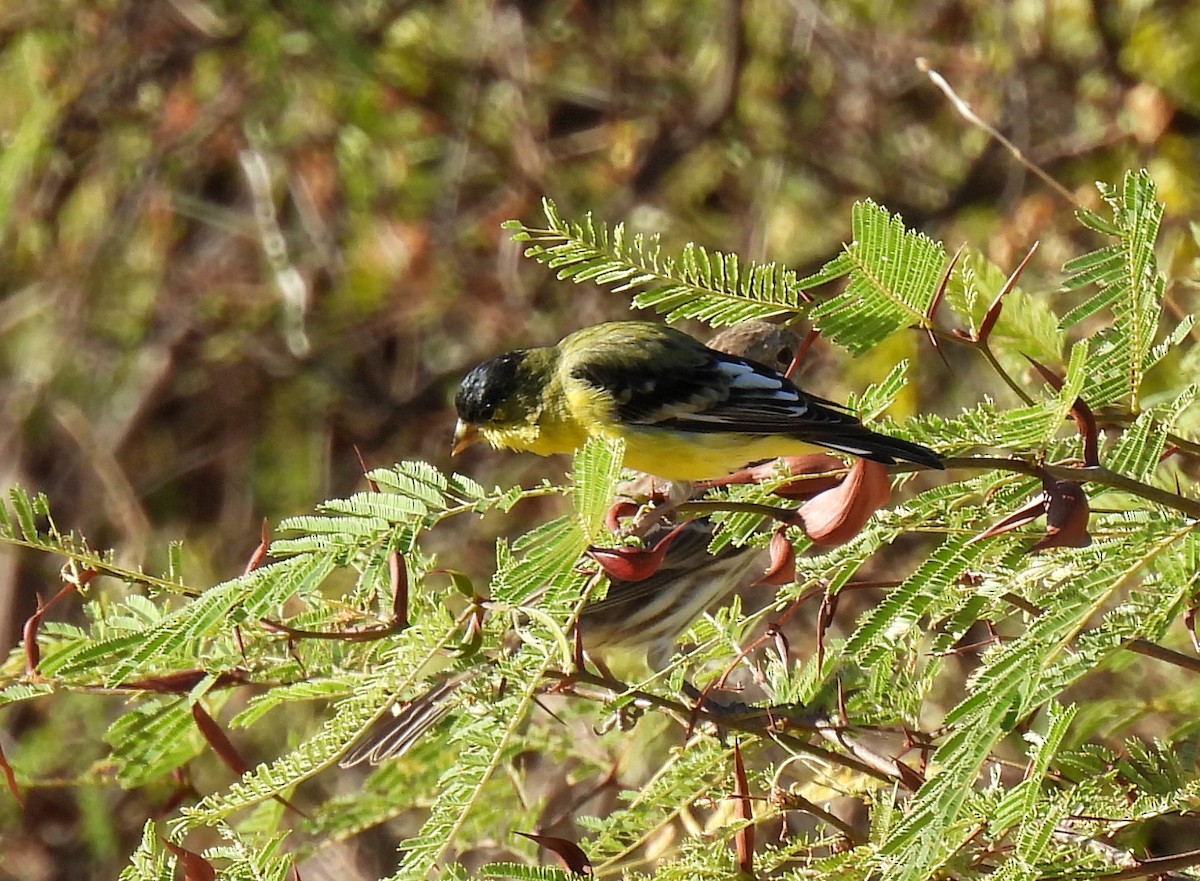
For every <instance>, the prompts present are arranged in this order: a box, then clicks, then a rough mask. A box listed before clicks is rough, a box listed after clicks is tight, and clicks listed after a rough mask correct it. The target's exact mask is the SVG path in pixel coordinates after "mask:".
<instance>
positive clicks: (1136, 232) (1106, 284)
mask: <svg viewBox="0 0 1200 881" xmlns="http://www.w3.org/2000/svg"><path fill="white" fill-rule="evenodd" d="M1098 186H1099V189H1100V194H1101V196H1102V197H1103V198H1104V201H1105V202H1106V203H1107V205H1108V207H1109V209H1110V211H1111V212H1112V217H1111V219H1108V218H1100V217H1098V216H1097V215H1095V214H1093V213H1091V212H1080V215H1079V219H1080V222H1082V223H1083V224H1084V225H1085V226H1088V227H1089V228H1091V229H1093V230H1095V231H1096V232H1099V233H1101V234H1103V235H1106V236H1110V237H1112V238H1115V239H1116V240H1117V241H1116V243H1114V244H1112V245H1108V246H1106V247H1103V248H1100V249H1099V250H1096V251H1092V252H1091V253H1089V254H1085V255H1083V256H1082V257H1078V258H1076V259H1074V260H1071V261H1069V262H1068V263H1067V264H1066V265H1065V266H1064V267H1063V270H1064V271H1065V272H1067V273H1068V278H1067V280H1066V281H1065V282H1064V284H1063V286H1064V288H1065V289H1066V290H1070V291H1074V290H1080V289H1083V288H1087V287H1091V286H1093V285H1094V286H1095V287H1096V288H1097V289H1098V292H1097V293H1096V294H1095V295H1093V296H1092V297H1091V298H1089V299H1088V300H1086V301H1085V302H1083V303H1082V304H1080V305H1079V306H1077V307H1076V308H1075V309H1072V310H1071V311H1070V312H1068V313H1067V314H1066V315H1064V316H1063V318H1062V320H1061V321H1060V326H1061V327H1062V328H1064V329H1065V328H1070V327H1073V326H1075V325H1077V324H1079V323H1080V322H1082V321H1083V320H1085V319H1087V318H1089V317H1091V316H1092V315H1095V314H1096V313H1098V312H1100V311H1101V310H1103V309H1111V310H1112V315H1113V323H1112V325H1111V326H1110V327H1109V328H1107V329H1106V330H1105V331H1104V332H1103V333H1102V334H1101V335H1100V338H1099V340H1098V344H1097V347H1096V352H1095V354H1096V356H1097V358H1096V360H1095V362H1094V368H1095V369H1094V371H1093V376H1092V378H1091V379H1090V380H1089V383H1088V385H1087V387H1086V389H1085V393H1084V397H1085V400H1087V401H1088V402H1089V403H1090V404H1091V405H1092V406H1103V405H1106V404H1111V403H1117V402H1119V401H1127V402H1128V404H1129V407H1130V409H1132V410H1134V411H1136V410H1137V409H1138V398H1139V394H1140V390H1141V385H1142V379H1143V377H1144V376H1145V373H1146V370H1147V369H1148V367H1149V366H1150V364H1151V362H1152V360H1153V353H1152V347H1153V343H1154V338H1155V334H1156V333H1157V330H1158V321H1159V316H1160V314H1161V312H1162V298H1163V289H1164V284H1165V282H1164V279H1163V277H1162V276H1161V275H1160V274H1159V272H1158V264H1157V262H1156V259H1155V255H1154V246H1155V241H1156V239H1157V237H1158V228H1159V224H1160V223H1161V222H1162V215H1163V206H1162V204H1161V203H1160V202H1158V201H1157V196H1156V192H1155V187H1154V182H1153V181H1152V180H1151V179H1150V175H1149V174H1148V173H1147V172H1146V171H1140V172H1129V173H1127V174H1126V175H1125V180H1124V183H1123V185H1122V186H1121V188H1120V189H1118V188H1116V187H1111V186H1108V185H1106V184H1099V185H1098ZM1160 357H1161V356H1160Z"/></svg>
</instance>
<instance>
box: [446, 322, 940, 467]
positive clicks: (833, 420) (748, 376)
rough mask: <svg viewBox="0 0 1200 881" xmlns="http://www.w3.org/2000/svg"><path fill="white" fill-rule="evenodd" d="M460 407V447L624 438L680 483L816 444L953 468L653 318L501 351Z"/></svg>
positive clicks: (467, 387)
mask: <svg viewBox="0 0 1200 881" xmlns="http://www.w3.org/2000/svg"><path fill="white" fill-rule="evenodd" d="M454 403H455V408H456V409H457V411H458V424H457V426H456V427H455V431H454V447H453V449H454V452H459V451H461V450H463V449H465V448H467V447H468V446H470V445H471V444H472V443H474V442H475V441H477V440H479V439H480V438H481V437H482V438H483V439H484V440H487V441H488V443H490V444H491V445H492V446H493V447H501V448H508V449H513V450H527V451H529V452H533V453H537V454H539V455H543V456H545V455H551V454H553V453H570V452H572V451H574V450H575V449H576V448H578V447H579V446H581V445H582V444H583V442H584V441H585V440H587V438H588V437H592V436H601V437H608V438H620V439H622V440H624V442H625V464H626V465H627V466H628V467H630V468H635V469H637V470H639V471H645V472H646V473H648V474H653V475H655V476H657V477H660V478H664V479H666V480H671V481H690V480H704V479H708V478H714V477H721V476H723V475H725V474H728V473H730V472H732V471H735V470H737V469H738V468H740V467H742V466H743V465H746V464H747V463H749V462H757V461H760V460H764V459H774V458H776V457H778V456H789V455H798V454H802V453H806V452H812V450H813V449H814V448H815V447H825V448H827V449H831V450H836V451H839V452H843V453H850V454H853V455H855V456H862V457H863V458H867V459H873V460H875V461H877V462H883V463H885V464H889V465H891V464H895V463H896V461H897V460H900V461H906V462H913V463H915V464H918V465H924V466H926V467H928V468H939V469H940V468H942V467H943V466H942V462H941V459H940V458H939V457H938V455H937V454H936V453H934V452H933V451H932V450H930V449H927V448H926V447H923V446H920V445H918V444H914V443H910V442H909V441H904V440H900V439H899V438H894V437H889V436H887V435H883V434H879V433H877V432H874V431H871V430H870V429H869V428H867V427H866V426H864V425H863V424H862V423H861V422H859V420H858V419H857V418H856V417H855V416H854V415H853V414H851V413H849V412H848V411H846V410H845V409H844V408H843V407H841V406H840V405H838V404H835V403H833V402H832V401H827V400H825V399H823V398H819V397H816V396H815V395H810V394H808V393H806V392H803V391H801V390H800V389H798V388H797V387H796V386H795V385H793V384H792V382H791V381H790V380H788V379H787V378H786V377H785V376H784V375H783V374H782V373H780V372H779V371H777V370H775V369H773V368H771V367H768V366H766V365H764V364H761V363H759V362H757V361H752V360H749V359H747V358H742V357H738V356H735V355H729V354H726V353H724V352H718V351H715V350H713V349H710V348H709V347H707V346H705V345H704V344H703V343H701V342H699V341H698V340H695V339H693V338H692V337H690V336H688V335H687V334H685V333H683V332H682V331H678V330H675V329H674V328H670V327H666V326H664V325H660V324H652V323H650V322H642V321H613V322H608V323H605V324H597V325H594V326H592V327H585V328H583V329H582V330H577V331H575V332H574V333H572V334H570V335H568V336H567V337H565V338H564V339H563V340H562V341H561V342H559V344H558V345H556V346H550V347H544V348H536V349H521V350H518V351H515V352H509V353H507V354H504V355H499V356H497V357H495V358H492V359H490V360H488V361H485V362H484V363H482V364H480V365H479V366H478V367H475V368H474V369H473V370H471V371H470V372H469V373H468V374H467V375H466V377H465V378H464V379H463V381H462V384H461V385H460V386H459V388H458V394H457V396H456V397H455V402H454Z"/></svg>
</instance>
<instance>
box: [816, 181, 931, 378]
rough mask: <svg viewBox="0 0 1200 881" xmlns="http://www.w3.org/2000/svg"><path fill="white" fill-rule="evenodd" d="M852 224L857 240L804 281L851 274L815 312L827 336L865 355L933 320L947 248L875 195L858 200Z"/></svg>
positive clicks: (821, 328) (818, 325) (822, 279)
mask: <svg viewBox="0 0 1200 881" xmlns="http://www.w3.org/2000/svg"><path fill="white" fill-rule="evenodd" d="M851 226H852V229H853V232H854V241H852V242H851V243H850V244H848V245H846V247H845V249H844V250H843V251H842V253H841V254H839V255H838V256H837V257H835V258H834V259H833V260H831V261H830V262H829V263H827V264H826V265H825V266H824V267H823V268H822V269H821V271H820V272H818V273H816V274H815V275H812V276H809V277H808V278H805V279H802V280H801V281H800V282H799V283H798V286H799V287H800V288H801V289H808V288H813V287H816V286H818V285H821V284H825V283H827V282H830V281H833V280H834V279H838V278H842V277H848V279H849V280H848V282H847V285H846V289H845V290H844V291H843V292H842V293H840V294H838V295H837V296H836V297H833V298H831V299H829V300H826V301H825V302H823V303H821V304H820V305H818V306H816V307H815V308H813V309H812V311H811V312H810V313H809V318H810V319H811V320H812V322H813V324H815V325H816V327H817V328H818V329H819V330H820V331H821V333H822V334H824V335H825V337H826V338H827V339H829V340H832V341H833V342H835V343H837V344H838V345H840V346H844V347H845V348H847V349H849V350H850V351H851V352H853V353H854V354H856V355H861V354H862V353H863V352H866V351H867V350H868V349H871V348H872V347H874V346H876V345H878V344H879V343H880V342H882V341H883V340H884V339H886V338H887V337H888V336H890V335H891V334H893V333H895V332H896V331H898V330H900V329H902V328H905V327H909V326H912V325H917V326H921V327H924V326H926V325H927V324H928V318H927V317H926V316H927V314H928V311H929V306H930V304H931V303H932V302H933V297H934V294H935V292H936V290H937V284H938V278H939V276H940V274H941V272H942V269H943V267H944V266H945V263H946V251H945V249H944V248H943V247H942V246H941V245H940V244H938V243H937V242H934V241H933V240H932V239H929V238H928V237H926V236H923V235H921V234H920V233H917V232H914V231H912V230H909V229H906V228H905V226H904V221H903V220H901V219H900V217H899V216H898V215H892V214H889V213H888V211H887V209H886V208H883V207H882V206H880V205H876V204H875V203H874V202H871V201H870V200H867V201H865V202H859V203H858V204H856V205H855V206H854V210H853V212H852V216H851Z"/></svg>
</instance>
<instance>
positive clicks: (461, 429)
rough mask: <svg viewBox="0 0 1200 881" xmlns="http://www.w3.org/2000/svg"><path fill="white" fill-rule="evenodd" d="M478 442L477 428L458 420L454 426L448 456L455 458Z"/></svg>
mask: <svg viewBox="0 0 1200 881" xmlns="http://www.w3.org/2000/svg"><path fill="white" fill-rule="evenodd" d="M478 440H479V427H478V426H476V425H471V423H469V422H463V421H462V420H461V419H460V420H458V422H457V423H455V425H454V446H452V447H451V448H450V455H451V456H457V455H458V454H459V453H461V452H462V451H463V450H465V449H466V448H467V447H469V446H471V444H473V443H475V442H476V441H478Z"/></svg>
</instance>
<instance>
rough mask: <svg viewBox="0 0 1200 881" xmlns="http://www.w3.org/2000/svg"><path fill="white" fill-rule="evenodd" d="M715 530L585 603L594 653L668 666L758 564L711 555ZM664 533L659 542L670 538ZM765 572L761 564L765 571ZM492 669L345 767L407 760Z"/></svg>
mask: <svg viewBox="0 0 1200 881" xmlns="http://www.w3.org/2000/svg"><path fill="white" fill-rule="evenodd" d="M713 529H714V524H713V523H712V521H710V520H708V519H701V520H692V521H690V522H689V523H687V524H686V525H685V526H684V528H683V529H682V530H680V531H679V533H678V534H677V535H676V537H675V539H674V541H672V542H671V544H670V545H669V546H668V548H667V552H666V555H665V557H664V558H663V562H662V565H661V566H660V567H659V568H658V569H657V570H656V571H655V572H654V574H652V575H650V576H649V577H647V578H643V579H641V580H639V581H623V580H621V579H617V578H610V579H609V585H608V593H607V594H606V595H605V597H604V599H602V600H599V601H595V602H589V603H586V604H585V605H584V607H583V609H582V610H580V613H579V623H578V627H579V632H580V636H581V637H582V641H583V645H584V647H585V648H586V650H587V651H588V653H589V654H592V655H593V657H595V653H596V652H600V653H606V652H608V651H612V650H619V651H626V652H640V651H645V653H646V663H647V664H649V665H650V666H651V667H652V668H653V669H655V670H660V669H662V668H663V667H665V666H666V662H667V661H668V660H669V659H670V657H671V653H672V651H673V650H674V647H675V640H676V638H677V637H678V636H679V635H680V634H681V633H682V632H683V631H685V630H686V629H687V628H688V627H689V626H690V625H691V623H692V622H693V621H694V620H696V618H698V617H699V616H700V615H701V614H702V613H703V612H704V611H705V610H707V609H709V608H711V607H712V606H714V605H716V604H718V603H719V602H720V601H721V600H722V599H724V598H725V597H727V596H728V595H729V594H730V593H731V592H732V591H733V590H734V588H736V587H738V586H739V585H740V584H741V583H742V582H743V579H744V577H745V576H746V575H747V574H749V573H750V572H751V571H753V570H754V568H755V566H756V564H759V563H758V561H759V558H760V556H761V550H760V549H758V548H752V547H749V546H746V547H735V546H734V545H726V546H725V547H724V548H723V549H722V550H720V551H719V552H717V553H715V554H711V553H709V552H708V546H709V543H710V542H711V541H712V537H713ZM666 531H667V530H666V528H665V527H661V531H660V533H659V536H661V534H662V533H665V532H666ZM655 538H656V536H650V537H649V540H650V542H651V543H653V541H654V539H655ZM759 565H760V564H759ZM491 669H492V667H491V665H490V664H476V665H475V666H473V667H469V668H466V669H464V670H459V671H457V672H455V673H452V674H449V675H447V676H444V677H442V678H440V679H438V680H437V681H436V682H434V684H433V685H432V686H431V687H430V688H429V690H428V691H426V692H425V693H424V694H422V695H420V696H418V697H416V698H414V699H413V700H411V701H409V702H408V703H405V704H402V705H400V706H399V708H398V709H397V711H396V712H395V715H392V716H387V717H384V718H383V719H382V720H380V721H379V722H378V723H376V724H375V725H374V726H372V727H371V728H369V729H368V730H367V732H366V733H365V734H364V735H363V736H362V737H360V738H359V739H358V740H357V741H355V743H354V745H353V746H351V747H350V749H349V751H347V753H346V754H345V755H344V756H343V757H342V758H341V759H340V760H339V762H338V764H339V765H340V766H341V767H343V768H350V767H353V766H355V765H360V764H363V763H367V764H371V765H377V764H379V763H380V762H382V761H384V760H386V759H390V758H395V757H396V756H400V755H403V754H404V753H405V752H406V751H407V750H408V749H409V748H410V747H412V745H413V744H414V743H416V742H417V741H418V740H419V739H420V738H421V736H422V735H423V734H424V733H425V732H426V731H428V730H429V729H430V728H432V727H433V726H435V725H437V724H438V722H440V721H441V720H442V719H444V718H445V717H446V716H447V715H449V714H450V713H451V712H452V711H453V710H454V708H455V706H456V705H457V703H458V701H457V700H456V695H457V694H458V693H459V686H461V685H462V684H463V683H464V682H467V681H469V680H470V679H471V678H473V677H474V676H477V675H480V674H483V673H485V672H487V671H489V670H491Z"/></svg>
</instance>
